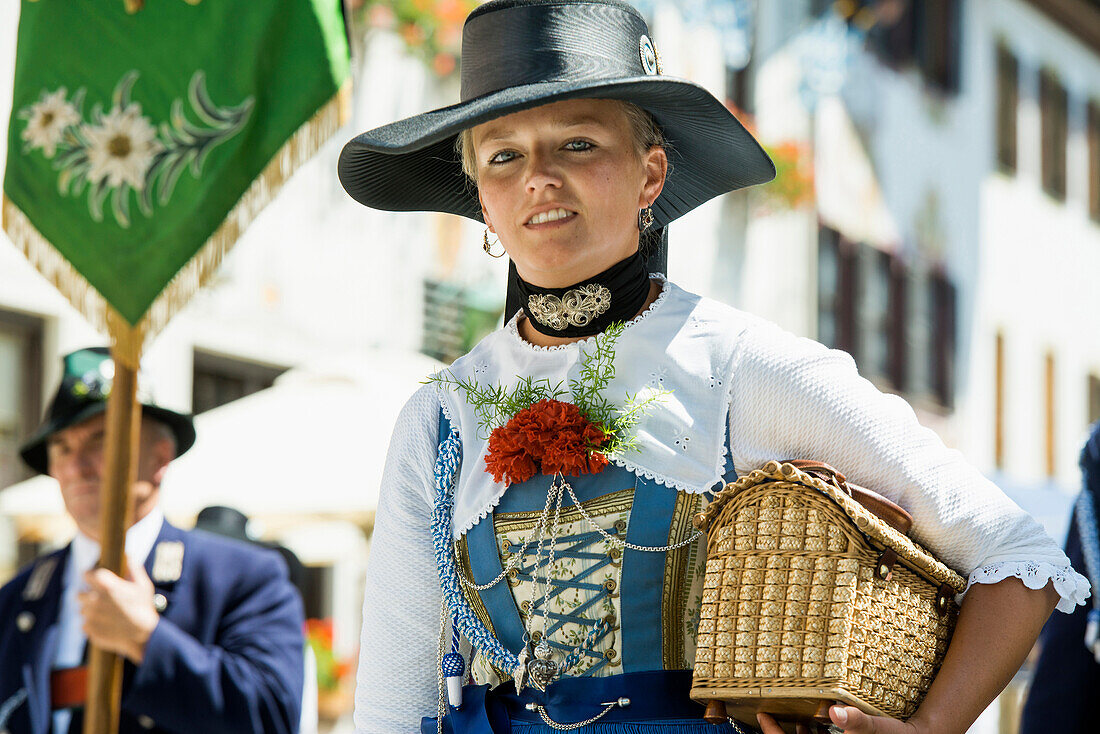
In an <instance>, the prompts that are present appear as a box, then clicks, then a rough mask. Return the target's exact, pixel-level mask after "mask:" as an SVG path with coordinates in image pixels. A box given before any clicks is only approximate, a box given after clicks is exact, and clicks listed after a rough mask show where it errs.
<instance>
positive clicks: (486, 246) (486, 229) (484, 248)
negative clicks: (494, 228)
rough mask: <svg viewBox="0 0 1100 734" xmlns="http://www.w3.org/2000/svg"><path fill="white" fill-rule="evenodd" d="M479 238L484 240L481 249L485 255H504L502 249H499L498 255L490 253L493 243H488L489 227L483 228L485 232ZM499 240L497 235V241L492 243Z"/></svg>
mask: <svg viewBox="0 0 1100 734" xmlns="http://www.w3.org/2000/svg"><path fill="white" fill-rule="evenodd" d="M481 238H482V240H483V241H484V242H485V244H484V245H483V246H482V248H481V249H483V250H485V254H486V255H488V256H489V257H504V250H501V252H500V254H499V255H494V254H493V253H492V251H491V250H492V247H493V245H491V244H489V228H488V227H486V228H485V234H483V235H482V237H481ZM499 242H500V238H499V237H498V238H497V241H496V242H494V243H493V244H497V243H499Z"/></svg>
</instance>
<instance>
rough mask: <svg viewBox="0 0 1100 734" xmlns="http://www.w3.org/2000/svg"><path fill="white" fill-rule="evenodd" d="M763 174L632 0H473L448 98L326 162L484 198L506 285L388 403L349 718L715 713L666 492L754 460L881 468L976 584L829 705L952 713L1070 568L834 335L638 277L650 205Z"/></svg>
mask: <svg viewBox="0 0 1100 734" xmlns="http://www.w3.org/2000/svg"><path fill="white" fill-rule="evenodd" d="M773 175H774V169H773V167H772V165H771V162H770V161H769V160H768V158H767V156H766V155H765V154H764V153H763V151H762V150H761V149H760V147H759V146H758V145H757V144H756V142H755V141H754V140H753V139H752V137H751V136H750V135H749V134H748V133H747V132H746V131H745V130H744V128H743V127H742V126H741V125H740V124H739V123H738V122H737V120H736V119H734V117H733V116H732V115H730V113H729V112H728V111H727V110H726V108H725V107H724V106H723V105H722V104H721V103H720V102H718V100H716V99H714V98H713V97H712V96H711V95H710V94H709V93H707V92H706V91H704V90H703V89H701V88H700V87H698V86H696V85H694V84H691V83H689V82H685V81H682V80H677V79H671V78H668V77H664V76H662V75H661V74H660V69H659V64H658V60H657V55H656V52H655V51H654V48H653V45H652V42H651V41H650V39H649V35H648V29H647V28H646V26H645V23H644V21H643V20H642V19H641V17H640V16H639V15H638V14H637V13H636V12H635V11H634V10H633V9H632V8H630V7H629V6H627V5H624V4H622V3H619V2H615V1H614V0H582V1H579V2H578V1H573V0H497V1H495V2H491V3H488V4H486V5H484V6H482V7H481V8H479V9H478V10H476V11H474V12H473V13H472V14H471V15H470V17H469V18H468V19H467V22H466V26H465V29H464V35H463V56H462V102H461V103H459V104H458V105H454V106H451V107H446V108H443V109H440V110H435V111H432V112H428V113H425V114H423V115H419V116H417V117H414V118H410V119H408V120H403V121H400V122H397V123H394V124H391V125H387V126H385V127H382V128H379V129H377V130H373V131H370V132H368V133H365V134H363V135H361V136H359V137H358V138H356V139H355V140H353V141H352V142H350V143H349V144H348V145H347V147H346V148H345V150H344V152H343V155H342V156H341V160H340V177H341V181H342V183H343V185H344V187H345V188H346V189H347V191H348V192H349V193H350V194H351V195H352V196H353V197H355V198H356V199H357V200H359V201H361V202H362V203H364V204H366V205H368V206H373V207H378V208H383V209H391V210H429V211H443V212H451V213H456V214H461V215H465V216H469V217H472V218H475V219H478V220H481V221H483V222H484V223H485V225H486V233H485V248H486V250H487V251H489V250H490V247H493V248H503V250H504V251H505V252H507V254H508V256H509V258H510V259H511V261H512V263H513V265H514V268H513V270H512V275H511V278H510V282H509V288H510V289H511V290H512V292H514V293H515V294H516V295H518V296H519V300H520V303H521V305H522V310H521V312H520V313H518V314H517V315H516V316H515V317H514V318H512V319H511V320H510V321H509V322H508V323H507V324H506V325H505V326H504V328H503V329H501V330H499V331H497V332H494V333H493V334H491V335H489V336H488V337H486V338H485V339H484V340H483V341H482V342H481V343H480V344H478V345H477V346H476V347H475V348H474V349H473V350H472V351H471V352H470V353H469V354H468V355H466V356H465V357H463V358H462V359H459V360H457V361H456V362H455V363H454V364H453V365H452V366H451V367H450V368H449V369H448V370H446V371H444V372H443V373H441V374H440V375H438V376H436V379H435V380H434V382H433V383H432V384H429V385H426V386H425V387H424V388H422V389H421V390H420V391H419V392H418V393H416V394H415V395H414V396H413V398H412V399H411V400H410V401H409V403H408V405H407V406H406V408H405V410H404V412H403V413H402V415H401V417H400V419H399V421H398V425H397V426H396V428H395V431H394V435H393V439H392V441H391V444H390V453H389V459H388V462H387V466H386V472H385V478H384V480H383V487H382V493H381V497H380V500H379V507H378V516H377V522H376V526H375V530H374V539H373V542H372V554H371V559H370V568H369V572H368V578H367V590H366V601H365V605H364V622H363V638H362V648H361V653H360V667H359V677H358V689H357V691H356V715H355V719H356V725H357V727H358V730H359V731H360V732H364V733H366V732H370V733H373V732H413V731H417V729H418V727H421V726H423V731H437V730H439V729H438V727H440V726H445V727H446V729H447V730H448V731H454V732H463V733H469V732H478V733H480V734H484V733H487V732H508V731H512V732H517V733H526V732H530V733H532V734H534V733H535V732H540V733H541V732H550V731H560V730H576V731H581V732H608V733H611V732H631V733H633V734H641V733H643V732H666V733H671V732H689V733H692V734H694V733H696V732H699V733H702V732H715V731H733V730H734V729H733V725H732V724H729V725H722V726H712V725H710V724H707V723H705V722H704V721H703V720H702V718H701V714H702V708H701V707H700V706H698V705H697V704H694V703H692V702H690V701H689V700H688V697H687V692H688V688H689V686H690V668H691V666H692V662H693V659H694V640H695V621H696V620H697V615H698V612H699V597H698V591H699V589H700V587H701V581H702V575H703V574H702V563H701V558H702V553H703V550H704V549H703V545H702V539H701V538H699V537H698V535H697V534H696V533H695V531H694V530H693V528H692V527H691V523H690V518H691V517H692V515H693V514H694V513H695V512H697V511H698V510H699V509H700V508H701V507H702V506H703V505H704V503H705V502H706V501H707V499H708V496H709V494H710V493H711V492H713V491H715V490H716V489H719V488H720V487H721V486H722V485H723V483H724V482H726V481H730V480H732V479H733V478H735V477H736V476H737V475H738V474H739V473H744V472H746V471H750V470H752V469H754V468H757V467H760V466H762V465H763V464H764V463H766V462H767V461H769V460H773V459H788V458H804V459H814V460H818V461H825V462H828V463H830V464H832V465H833V466H836V467H838V468H840V469H841V470H842V471H844V472H845V474H847V476H848V477H849V478H851V479H852V480H853V481H855V482H857V483H861V484H864V485H867V486H873V487H875V488H876V489H878V490H879V491H881V492H883V493H884V494H887V495H888V496H889V497H890V498H891V499H892V500H894V501H895V502H897V503H898V504H900V505H902V506H903V507H904V508H906V509H907V510H908V511H909V512H910V513H911V514H912V515H913V516H914V533H913V535H914V537H915V539H916V540H918V541H919V542H920V543H922V544H923V545H925V546H926V547H927V548H929V549H930V550H931V551H932V552H933V553H935V554H936V555H937V556H938V557H939V558H940V559H941V560H943V561H944V562H946V563H947V564H949V565H950V566H952V567H954V568H955V569H957V570H959V571H960V572H961V573H963V574H965V575H969V577H970V581H971V583H972V584H973V586H972V588H970V589H969V590H968V593H967V594H966V597H965V602H964V603H963V605H962V611H961V615H960V619H959V622H958V626H957V628H956V633H955V637H954V640H953V642H952V644H951V647H950V649H949V652H948V655H947V659H946V660H945V662H944V665H943V667H942V669H941V672H940V674H939V677H938V679H937V680H936V682H935V683H934V685H933V687H932V689H931V691H930V692H929V694H928V695H927V697H926V699H925V701H924V703H923V705H922V706H921V707H920V709H919V710H918V711H917V713H916V714H915V715H914V716H913V717H912V718H910V719H909V720H908V721H907V722H900V721H895V720H891V719H885V718H878V717H871V716H867V715H865V714H863V713H861V712H860V711H859V710H857V709H855V708H853V707H845V706H834V707H833V708H832V709H831V710H830V716H831V718H832V721H833V723H834V725H835V726H836V727H838V728H840V729H841V730H843V731H847V732H871V731H874V732H877V733H878V734H884V733H885V734H889V733H890V732H903V731H904V732H936V734H943V733H945V732H963V731H965V730H966V728H967V727H968V726H969V725H970V723H972V722H973V721H974V719H975V718H976V717H977V716H978V714H979V713H980V712H981V711H982V710H983V709H984V708H985V706H986V705H988V703H989V702H990V701H991V700H992V699H993V698H994V697H995V696H996V694H997V693H998V692H999V691H1000V690H1001V688H1002V687H1003V686H1004V685H1005V683H1006V682H1007V681H1008V680H1009V678H1010V677H1011V675H1012V674H1013V672H1014V671H1015V670H1016V669H1017V667H1018V666H1019V664H1020V662H1021V661H1022V659H1023V657H1024V655H1025V654H1026V653H1027V651H1028V649H1029V648H1030V646H1031V644H1032V641H1033V640H1034V638H1035V637H1036V635H1037V634H1038V632H1039V629H1040V628H1041V626H1042V624H1043V621H1044V620H1045V619H1046V617H1047V616H1048V615H1049V613H1050V611H1051V609H1052V608H1053V607H1054V606H1055V604H1057V605H1058V606H1059V608H1061V609H1062V610H1064V611H1066V610H1071V609H1073V607H1074V606H1075V605H1076V604H1079V603H1081V602H1082V600H1083V599H1084V597H1085V596H1086V595H1087V593H1088V591H1087V589H1088V585H1087V582H1086V581H1085V580H1084V579H1083V578H1081V577H1080V576H1078V575H1077V574H1075V573H1074V572H1073V570H1072V569H1071V568H1070V566H1069V562H1068V560H1067V559H1066V557H1065V556H1064V555H1063V554H1062V552H1061V550H1060V549H1059V548H1058V547H1057V545H1055V544H1054V543H1053V542H1052V541H1051V540H1050V539H1049V538H1048V537H1047V536H1046V535H1045V534H1044V533H1043V531H1042V530H1041V528H1040V527H1039V526H1038V525H1037V523H1035V521H1034V520H1032V519H1031V518H1030V517H1028V516H1027V515H1026V514H1024V513H1023V512H1022V511H1020V510H1019V508H1017V507H1016V506H1015V505H1014V504H1013V503H1012V502H1011V501H1009V500H1008V499H1007V498H1006V497H1005V496H1004V495H1003V494H1002V493H1001V492H1000V491H999V490H998V489H997V488H996V487H995V486H993V485H992V484H990V483H989V482H988V481H986V480H985V479H984V478H982V477H981V475H980V474H979V473H978V472H977V471H976V470H974V469H973V468H972V467H970V466H968V465H967V464H966V463H965V462H963V461H962V459H961V458H960V456H959V455H958V454H957V453H955V452H952V451H949V450H947V449H946V448H945V447H944V446H943V445H942V443H940V441H939V440H938V439H937V438H936V437H935V435H934V434H933V433H932V432H931V431H928V430H926V429H924V428H921V427H920V426H919V425H918V424H917V422H916V420H915V417H914V415H913V413H912V411H911V409H909V407H908V406H907V405H906V404H905V403H904V402H903V401H901V400H900V399H899V398H897V397H893V396H885V395H882V394H880V393H879V392H878V391H876V390H875V389H874V388H873V387H872V386H871V385H870V383H868V382H866V381H864V380H862V379H861V378H860V377H859V376H858V374H857V373H856V369H855V366H854V364H853V363H852V360H851V359H850V357H848V356H847V355H846V354H844V353H841V352H835V351H830V350H827V349H825V348H824V347H823V346H821V345H819V344H817V343H815V342H812V341H810V340H807V339H800V338H797V337H795V336H793V335H790V334H787V333H785V332H783V331H781V330H780V329H779V328H778V327H776V326H774V325H772V324H770V323H768V322H765V321H763V320H761V319H759V318H756V317H753V316H750V315H748V314H745V313H743V312H740V311H737V310H735V309H732V308H729V307H727V306H724V305H721V304H718V303H715V302H712V301H708V300H707V299H703V298H700V297H698V296H695V295H692V294H690V293H687V292H685V291H683V290H681V289H679V288H677V287H676V286H675V285H674V284H673V283H671V282H669V281H667V280H666V279H664V278H662V277H650V275H649V273H648V272H647V270H646V267H645V264H644V260H643V253H642V252H640V250H639V247H640V245H639V243H640V241H642V242H644V241H645V240H646V239H647V235H648V233H650V232H651V230H652V228H653V227H659V226H664V225H665V224H667V223H668V222H670V221H672V220H674V219H675V218H676V217H678V216H680V215H681V214H683V213H685V212H687V211H689V210H691V209H692V208H694V207H695V206H697V205H699V204H700V203H702V202H703V201H706V200H708V199H710V198H712V197H714V196H717V195H719V194H722V193H725V192H727V191H731V190H733V189H736V188H740V187H744V186H749V185H753V184H756V183H761V182H764V181H767V180H770V179H771V178H772V176H773ZM491 238H493V239H499V244H496V243H495V242H491V241H490V240H491ZM677 246H679V247H690V246H691V243H690V242H683V243H677ZM609 367H613V369H609ZM548 579H549V580H548ZM471 644H472V646H473V649H474V651H475V652H474V655H473V656H472V660H469V662H468V664H469V665H470V666H471V672H472V677H473V680H474V682H475V683H476V684H478V685H473V686H467V688H466V689H465V692H464V694H463V705H462V706H461V708H459V709H457V710H456V709H447V711H448V713H447V717H446V721H445V722H439V721H437V720H435V719H434V718H433V717H435V716H437V714H438V712H442V711H444V710H445V709H444V706H443V704H442V699H441V695H442V694H441V690H442V687H443V677H444V672H445V673H446V674H447V675H448V676H453V677H454V678H456V679H458V680H461V678H462V675H463V671H464V670H465V669H466V668H465V666H466V664H467V658H469V648H470V645H471ZM448 651H449V652H448ZM444 653H447V655H446V656H444ZM441 657H442V658H443V668H444V670H441V669H440V663H439V660H440V658H441ZM422 717H425V718H424V721H423V724H422V723H421V718H422ZM759 725H760V726H761V727H762V729H763V730H764V731H765V732H767V733H768V734H775V733H776V732H779V731H781V730H780V728H779V726H778V725H777V724H776V722H775V721H773V720H772V719H771V718H770V717H768V716H766V715H761V716H760V719H759Z"/></svg>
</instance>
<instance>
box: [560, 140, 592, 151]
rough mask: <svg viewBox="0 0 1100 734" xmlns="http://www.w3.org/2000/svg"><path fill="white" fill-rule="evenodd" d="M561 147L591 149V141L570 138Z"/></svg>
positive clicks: (577, 149) (574, 149) (579, 149)
mask: <svg viewBox="0 0 1100 734" xmlns="http://www.w3.org/2000/svg"><path fill="white" fill-rule="evenodd" d="M563 147H564V148H565V149H566V150H573V151H581V150H591V149H592V143H590V142H588V141H587V140H570V141H569V142H568V143H566V144H565V145H564V146H563Z"/></svg>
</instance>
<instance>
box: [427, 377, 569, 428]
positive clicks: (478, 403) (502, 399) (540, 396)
mask: <svg viewBox="0 0 1100 734" xmlns="http://www.w3.org/2000/svg"><path fill="white" fill-rule="evenodd" d="M427 382H435V383H439V384H440V385H445V386H450V387H453V388H455V389H457V390H459V391H460V392H462V393H463V394H464V395H465V396H466V402H468V403H469V404H470V405H471V406H473V409H474V415H475V416H476V417H477V427H478V436H479V437H480V438H482V439H488V438H489V434H490V433H492V432H493V430H494V429H496V428H499V427H500V426H503V425H504V424H505V423H507V422H508V421H509V420H511V418H512V416H514V415H515V414H516V413H518V412H520V411H521V410H523V409H524V408H526V407H528V406H530V405H531V404H533V403H537V402H539V401H540V400H557V399H558V398H560V397H561V396H562V395H564V394H565V390H563V389H562V384H561V383H560V382H559V383H558V384H557V385H551V384H550V381H549V380H547V379H546V378H543V379H541V380H534V379H532V378H530V377H525V378H523V379H522V380H520V381H519V382H518V383H517V384H516V385H515V386H513V387H512V388H511V389H510V390H509V389H506V388H504V387H502V386H500V385H488V386H485V385H481V384H479V383H478V382H476V381H475V380H474V379H473V378H468V379H465V380H460V379H458V378H457V377H455V376H454V374H453V373H452V372H451V371H450V370H443V372H441V373H440V374H439V375H433V376H431V377H429V378H428V379H427Z"/></svg>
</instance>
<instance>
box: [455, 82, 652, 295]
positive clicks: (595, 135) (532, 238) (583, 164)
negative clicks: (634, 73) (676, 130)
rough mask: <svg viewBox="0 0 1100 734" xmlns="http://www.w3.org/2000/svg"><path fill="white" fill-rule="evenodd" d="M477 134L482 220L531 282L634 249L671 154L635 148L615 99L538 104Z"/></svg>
mask: <svg viewBox="0 0 1100 734" xmlns="http://www.w3.org/2000/svg"><path fill="white" fill-rule="evenodd" d="M473 140H474V150H475V153H476V159H477V173H478V177H477V185H478V195H479V197H480V199H481V205H482V213H483V215H484V217H485V223H486V225H488V226H489V227H490V229H492V231H493V232H495V233H496V235H497V237H498V238H499V239H500V241H501V243H502V244H503V245H504V249H505V250H506V251H507V252H508V256H509V257H510V258H511V259H512V262H514V263H515V265H516V269H517V271H518V272H519V274H520V277H522V278H523V279H524V280H526V281H527V282H529V283H532V284H535V285H539V286H542V287H546V288H558V287H565V286H569V285H572V284H573V283H578V282H580V281H582V280H585V279H587V278H590V277H592V276H593V275H596V274H597V273H600V272H603V271H604V270H607V269H608V268H609V267H611V266H612V265H614V264H615V263H617V262H620V261H622V260H624V259H626V258H627V257H629V256H631V255H632V254H634V252H635V251H636V250H637V249H638V211H639V210H640V209H642V208H644V207H646V206H649V205H650V204H652V203H653V200H654V199H656V198H657V195H658V194H659V193H660V190H661V187H662V185H663V184H664V174H665V169H666V166H667V163H666V161H667V159H666V157H665V152H664V150H663V149H660V148H654V149H652V150H649V151H646V152H644V153H643V152H640V151H639V150H638V148H637V146H636V144H635V143H634V141H633V138H632V136H631V129H630V122H629V120H628V119H627V116H626V113H625V111H624V109H623V105H622V104H621V103H619V102H615V101H612V100H606V99H574V100H567V101H563V102H554V103H551V104H547V105H542V106H540V107H534V108H532V109H529V110H523V111H521V112H515V113H512V114H510V115H505V116H504V117H500V118H498V119H496V120H492V121H491V122H487V123H485V124H482V125H478V126H477V127H475V128H474V130H473Z"/></svg>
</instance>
